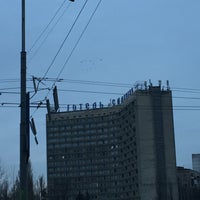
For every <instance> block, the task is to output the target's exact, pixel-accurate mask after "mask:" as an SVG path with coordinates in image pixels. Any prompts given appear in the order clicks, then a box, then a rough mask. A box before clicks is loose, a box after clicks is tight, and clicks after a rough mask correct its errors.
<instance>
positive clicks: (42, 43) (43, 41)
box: [28, 4, 71, 63]
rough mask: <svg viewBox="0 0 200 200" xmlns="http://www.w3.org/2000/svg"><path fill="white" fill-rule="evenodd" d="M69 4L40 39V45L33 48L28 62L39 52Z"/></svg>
mask: <svg viewBox="0 0 200 200" xmlns="http://www.w3.org/2000/svg"><path fill="white" fill-rule="evenodd" d="M70 5H71V4H68V7H66V9H65V10H64V11H63V12H62V14H61V15H60V17H59V18H58V19H57V20H56V22H55V24H54V25H53V26H52V28H51V29H50V30H49V31H48V32H47V34H46V36H45V37H44V38H43V40H42V41H41V43H40V45H39V46H38V48H37V49H36V50H35V52H34V53H33V55H32V56H31V57H30V58H29V61H28V63H30V62H31V61H32V60H33V58H34V57H35V56H36V55H37V53H38V52H39V50H40V49H41V47H42V46H43V45H44V43H45V42H46V40H47V39H48V37H49V35H50V34H51V33H52V32H53V30H54V29H55V27H56V25H57V24H58V23H59V21H60V20H61V19H62V17H63V16H64V14H65V13H66V12H67V10H68V9H69V7H70Z"/></svg>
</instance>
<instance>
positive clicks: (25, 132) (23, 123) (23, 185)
mask: <svg viewBox="0 0 200 200" xmlns="http://www.w3.org/2000/svg"><path fill="white" fill-rule="evenodd" d="M21 3H22V49H21V92H20V93H21V96H20V106H21V113H20V200H28V195H27V194H28V187H27V185H28V184H27V183H28V181H27V177H28V176H27V169H28V168H27V166H28V159H29V123H28V122H29V94H27V93H26V50H25V48H26V46H25V0H22V1H21Z"/></svg>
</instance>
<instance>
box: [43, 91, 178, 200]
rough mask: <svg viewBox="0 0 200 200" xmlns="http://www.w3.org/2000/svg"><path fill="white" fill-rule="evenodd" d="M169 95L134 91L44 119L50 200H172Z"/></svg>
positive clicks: (173, 171)
mask: <svg viewBox="0 0 200 200" xmlns="http://www.w3.org/2000/svg"><path fill="white" fill-rule="evenodd" d="M175 167H176V159H175V145H174V130H173V113H172V101H171V92H170V91H168V90H167V91H161V89H160V87H149V88H148V89H143V90H137V91H136V92H135V93H133V94H132V95H131V96H129V98H127V99H126V100H125V101H124V102H123V103H122V104H119V105H116V106H112V107H108V108H101V109H92V110H82V111H74V112H59V113H51V120H48V117H47V178H48V190H49V199H50V200H51V199H59V198H60V199H68V200H72V199H75V198H76V196H77V195H78V193H79V192H82V193H86V192H88V193H89V194H90V197H91V199H98V200H107V199H108V200H121V199H123V200H137V199H138V200H171V199H173V200H177V199H178V192H177V182H176V168H175Z"/></svg>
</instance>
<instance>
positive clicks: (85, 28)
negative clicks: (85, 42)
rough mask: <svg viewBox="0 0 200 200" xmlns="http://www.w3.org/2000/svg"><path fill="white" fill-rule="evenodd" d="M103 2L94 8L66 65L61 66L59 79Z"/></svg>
mask: <svg viewBox="0 0 200 200" xmlns="http://www.w3.org/2000/svg"><path fill="white" fill-rule="evenodd" d="M101 2H102V0H99V2H98V4H97V6H96V7H95V9H94V11H93V13H92V15H91V16H90V18H89V20H88V23H87V24H86V26H85V27H84V29H83V31H82V33H81V35H80V36H79V38H78V40H77V42H76V44H75V45H74V47H73V49H72V51H71V53H70V54H69V56H68V58H67V59H66V61H65V63H64V65H63V67H62V68H61V70H60V72H59V74H58V76H57V79H59V78H60V75H61V74H62V72H63V70H64V68H65V67H66V65H67V63H68V62H69V59H70V58H71V56H72V54H73V52H74V51H75V49H76V47H77V46H78V44H79V42H80V40H81V38H82V37H83V35H84V33H85V31H86V30H87V28H88V26H89V24H90V22H91V21H92V18H93V17H94V15H95V13H96V11H97V9H98V8H99V6H100V4H101Z"/></svg>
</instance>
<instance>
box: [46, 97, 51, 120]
mask: <svg viewBox="0 0 200 200" xmlns="http://www.w3.org/2000/svg"><path fill="white" fill-rule="evenodd" d="M46 105H47V114H48V118H49V120H51V109H50V103H49V99H47V100H46Z"/></svg>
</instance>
